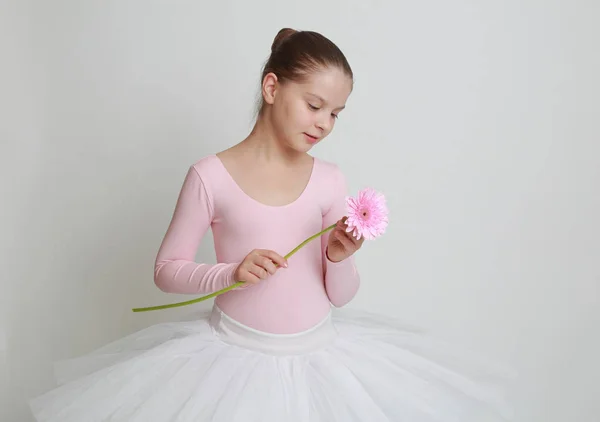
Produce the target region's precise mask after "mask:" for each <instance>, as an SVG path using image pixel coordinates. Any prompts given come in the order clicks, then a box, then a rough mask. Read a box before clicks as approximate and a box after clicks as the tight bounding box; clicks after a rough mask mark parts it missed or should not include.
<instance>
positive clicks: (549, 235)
mask: <svg viewBox="0 0 600 422" xmlns="http://www.w3.org/2000/svg"><path fill="white" fill-rule="evenodd" d="M484 3H485V4H484ZM1 8H2V9H1V10H0V31H1V33H0V35H1V36H0V54H1V55H2V56H1V57H0V60H1V67H0V68H1V70H0V71H1V72H2V73H1V77H0V105H1V106H2V109H1V110H0V112H1V115H0V130H1V132H0V135H1V142H2V144H1V146H2V149H1V150H0V156H1V157H2V159H1V167H0V168H1V172H2V173H1V174H0V176H1V182H0V183H1V185H0V186H1V188H2V191H1V195H2V196H1V197H0V198H1V199H0V200H1V203H2V206H1V208H0V212H1V215H0V217H1V220H0V221H1V223H2V230H1V240H2V250H1V251H0V252H1V255H0V256H1V259H2V263H1V271H0V282H1V286H0V287H1V289H2V290H1V292H0V300H1V301H2V303H1V305H2V308H1V312H0V318H1V319H0V389H2V390H1V391H0V393H1V394H2V396H1V399H2V402H1V403H0V404H1V409H2V412H3V413H2V414H0V419H1V420H2V421H10V422H13V421H15V422H20V421H30V420H31V419H30V418H29V415H28V413H27V408H26V400H27V398H28V397H32V396H35V395H37V394H40V393H42V392H44V391H45V390H46V389H48V388H50V387H51V386H52V366H51V363H52V362H53V361H55V360H58V359H63V358H68V357H73V356H77V355H79V354H82V353H85V352H87V351H90V350H91V349H93V348H95V347H98V346H100V345H102V344H104V343H106V342H108V341H111V340H114V339H116V338H118V337H120V336H123V335H125V334H127V333H129V332H131V331H133V330H135V329H138V328H140V327H144V326H146V325H149V324H151V323H154V322H157V321H162V320H172V319H179V318H181V317H186V318H187V317H190V316H192V317H193V315H192V314H193V313H194V312H196V311H197V310H198V309H203V308H204V307H194V308H187V309H185V308H184V309H179V310H175V311H165V312H158V313H146V314H134V313H132V312H131V308H132V307H136V306H147V305H152V304H160V303H165V302H170V301H176V300H179V299H181V298H180V297H179V296H168V295H165V294H163V293H161V292H160V291H159V290H158V289H157V288H156V287H155V286H154V285H153V282H152V272H153V261H154V257H155V253H156V251H157V249H158V246H159V244H160V241H161V239H162V236H163V234H164V232H165V230H166V228H167V224H168V222H169V219H170V217H171V213H172V211H173V207H174V204H175V200H176V198H177V194H178V191H179V188H180V186H181V182H182V181H183V177H184V176H185V172H186V171H187V168H188V166H189V165H190V164H191V163H193V162H194V161H196V160H197V159H199V158H201V157H202V156H204V155H206V154H211V153H214V152H217V151H220V150H222V149H225V148H227V147H228V146H230V145H233V144H234V143H236V142H238V141H239V140H241V139H242V138H243V137H245V136H246V135H247V133H248V131H249V130H250V128H251V124H252V115H253V114H252V113H253V107H254V101H255V98H256V94H257V92H258V83H259V80H258V78H259V72H260V67H261V65H262V64H263V62H264V60H265V59H266V58H267V55H268V53H269V48H270V45H271V42H272V39H273V37H274V36H275V34H276V33H277V31H278V30H279V29H280V28H281V27H285V26H291V27H294V28H299V29H310V30H316V31H320V32H322V33H324V34H325V35H326V36H328V37H329V38H331V39H332V40H333V41H334V42H336V43H337V44H338V45H339V46H340V47H341V48H342V49H343V51H344V52H345V54H346V55H347V57H348V59H349V61H350V63H351V65H352V67H353V70H354V71H355V74H356V88H355V91H354V93H353V94H352V96H351V98H350V101H349V102H348V109H347V110H346V111H344V112H343V113H342V115H341V119H340V120H339V122H338V124H337V127H336V129H335V130H334V133H333V134H332V135H331V137H330V138H328V139H327V140H326V141H325V142H324V143H323V144H321V145H319V146H318V147H316V148H315V150H314V154H315V155H317V156H319V157H320V158H323V159H326V160H331V161H335V162H337V163H338V164H339V165H340V166H341V168H342V169H343V170H344V171H345V172H346V174H347V177H348V180H349V184H350V189H351V191H352V192H356V190H358V189H360V188H362V187H366V186H372V187H375V188H376V189H378V190H381V191H383V192H384V193H385V194H386V195H387V198H388V200H389V205H390V208H391V224H390V227H389V230H388V232H387V234H386V235H385V236H384V237H382V238H381V239H378V240H377V241H375V242H372V243H369V244H367V245H366V247H365V248H364V249H362V250H361V251H360V254H359V256H358V257H357V260H358V264H359V266H360V270H361V273H362V279H363V285H362V289H361V291H360V293H359V295H358V297H357V298H356V300H354V301H353V302H352V303H351V305H350V306H353V307H358V308H366V309H371V310H377V311H380V312H384V313H389V314H391V315H395V316H398V317H401V318H403V319H404V320H406V321H407V322H408V323H411V324H415V325H419V326H422V327H424V328H426V329H428V330H430V331H431V332H432V333H433V334H435V335H438V336H441V337H444V338H446V339H449V340H451V341H453V342H456V343H458V344H460V345H463V346H466V347H468V348H471V349H474V350H476V351H479V352H482V353H485V354H486V355H488V356H489V357H491V358H494V359H498V360H500V361H502V362H508V363H509V364H511V365H512V366H513V367H515V368H516V369H517V370H518V372H519V373H520V377H521V378H520V381H519V383H518V385H517V387H516V388H515V390H514V391H513V392H512V393H513V397H512V399H513V400H514V403H515V410H516V420H518V421H519V422H565V421H577V422H593V421H598V420H599V418H600V416H599V415H600V407H599V405H598V397H599V396H600V388H599V387H598V379H599V377H600V369H599V364H598V356H600V341H599V336H600V307H599V306H598V305H599V301H600V299H599V290H600V289H599V285H600V221H599V216H600V192H599V190H600V188H599V185H600V183H599V182H600V140H599V138H600V135H599V134H600V131H599V129H600V125H599V123H598V120H597V119H598V118H599V117H600V106H599V97H600V82H599V79H600V78H599V77H598V75H600V58H599V53H598V52H599V51H600V46H599V44H600V43H599V40H600V29H599V28H600V27H599V26H598V22H599V20H600V13H599V11H600V10H599V3H598V2H596V1H593V0H590V1H570V2H567V1H562V2H559V1H533V0H529V1H496V2H476V1H474V0H472V1H466V0H462V1H460V0H459V1H453V2H447V1H439V0H438V1H430V2H400V3H398V2H395V1H394V2H392V1H388V2H384V1H360V2H359V1H356V0H352V1H348V0H346V1H323V0H319V1H308V0H306V1H302V2H281V1H267V0H260V1H252V2H247V1H242V0H235V1H234V0H231V1H223V2H197V1H196V2H192V1H188V2H184V1H170V2H167V1H163V2H159V1H148V0H145V1H141V0H138V1H133V0H119V1H116V0H115V1H98V2H90V1H88V2H82V1H75V0H68V1H67V0H65V1H54V2H44V1H41V0H39V1H33V0H32V1H22V0H13V1H8V2H7V1H2V3H1ZM290 223H293V222H290ZM210 245H211V238H210V236H209V237H207V238H206V239H205V240H204V242H203V245H202V248H201V250H200V251H199V255H198V256H199V258H202V259H205V260H208V261H210V262H214V254H213V252H212V250H211V248H210Z"/></svg>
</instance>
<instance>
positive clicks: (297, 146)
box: [265, 68, 352, 152]
mask: <svg viewBox="0 0 600 422" xmlns="http://www.w3.org/2000/svg"><path fill="white" fill-rule="evenodd" d="M267 81H268V78H267ZM265 86H266V88H268V87H269V82H266V83H265ZM271 88H272V90H271V91H269V90H268V89H267V96H268V94H269V93H270V94H271V96H270V97H269V98H266V100H267V102H268V103H270V104H272V114H271V116H272V117H271V121H272V124H273V127H274V129H275V133H276V136H277V139H278V140H280V141H281V142H283V143H284V144H285V145H286V146H287V147H290V148H292V149H294V150H296V151H298V152H307V151H309V150H310V149H311V148H312V147H313V145H315V144H316V143H317V142H320V141H321V140H323V139H325V137H326V136H327V135H329V134H330V133H331V131H332V130H333V126H334V125H335V121H336V119H337V116H338V115H339V113H340V112H341V111H342V110H343V109H344V107H345V105H346V101H347V99H348V97H349V96H350V93H351V92H352V80H351V79H350V78H349V77H348V76H347V75H346V74H345V73H344V72H343V71H342V70H339V69H337V68H327V69H323V70H322V71H320V72H318V73H313V74H312V75H310V76H309V77H308V78H307V79H306V80H305V81H304V82H301V83H295V82H287V83H285V84H278V83H275V82H274V83H273V84H272V85H271Z"/></svg>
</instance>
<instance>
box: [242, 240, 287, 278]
mask: <svg viewBox="0 0 600 422" xmlns="http://www.w3.org/2000/svg"><path fill="white" fill-rule="evenodd" d="M277 266H279V267H284V268H285V267H287V261H286V260H285V258H283V257H282V256H281V255H279V254H278V253H277V252H273V251H269V250H265V249H255V250H253V251H252V252H250V253H249V254H248V255H246V257H245V258H244V260H243V261H242V262H241V263H240V265H238V267H237V268H236V270H235V273H234V274H233V277H234V280H235V281H243V282H246V283H250V284H256V283H258V282H260V281H261V280H264V279H265V278H267V277H268V276H269V275H273V274H275V272H276V271H277Z"/></svg>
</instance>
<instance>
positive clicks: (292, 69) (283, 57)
mask: <svg viewBox="0 0 600 422" xmlns="http://www.w3.org/2000/svg"><path fill="white" fill-rule="evenodd" d="M325 67H337V68H338V69H340V70H342V71H343V72H344V73H345V74H346V75H347V76H348V77H349V78H350V79H353V78H354V75H353V73H352V69H351V68H350V65H349V64H348V61H347V60H346V57H345V56H344V53H342V51H341V50H340V49H339V48H338V47H337V46H336V45H335V44H334V43H333V42H332V41H330V40H329V39H328V38H326V37H324V36H323V35H321V34H319V33H317V32H312V31H296V30H294V29H291V28H283V29H281V30H280V31H279V32H278V33H277V35H276V36H275V39H274V40H273V44H272V45H271V55H270V56H269V59H268V60H267V62H266V63H265V65H264V67H263V70H262V74H261V77H260V80H261V84H262V81H263V80H264V78H265V76H266V75H267V74H269V73H274V74H275V75H276V76H277V79H278V80H279V82H280V83H285V82H287V81H293V82H301V81H302V80H304V78H305V77H306V76H308V75H309V74H310V73H311V72H315V71H318V70H320V69H323V68H325ZM262 106H263V100H262V95H261V96H260V104H259V112H260V110H261V109H262Z"/></svg>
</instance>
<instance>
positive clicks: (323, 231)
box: [133, 224, 336, 312]
mask: <svg viewBox="0 0 600 422" xmlns="http://www.w3.org/2000/svg"><path fill="white" fill-rule="evenodd" d="M335 226H336V225H335V224H332V225H331V226H329V227H327V228H326V229H324V230H321V231H320V232H319V233H317V234H315V235H312V236H311V237H309V238H308V239H306V240H305V241H304V242H302V243H300V244H299V245H298V246H296V247H295V248H294V249H292V250H291V251H290V252H289V253H288V254H287V255H286V256H285V257H284V258H285V259H286V260H287V259H289V258H290V257H291V256H292V255H294V254H295V253H296V252H298V251H299V250H300V249H302V247H304V246H305V245H306V244H307V243H309V242H311V241H312V240H314V239H316V238H317V237H320V236H322V235H323V234H325V233H327V232H328V231H329V230H332V229H333V228H335ZM243 284H244V282H243V281H238V282H237V283H235V284H232V285H231V286H229V287H225V288H224V289H221V290H219V291H217V292H214V293H211V294H209V295H206V296H202V297H199V298H197V299H192V300H187V301H185V302H178V303H171V304H168V305H159V306H150V307H147V308H133V312H147V311H156V310H159V309H167V308H177V307H180V306H187V305H191V304H194V303H199V302H204V301H205V300H208V299H210V298H213V297H215V296H218V295H220V294H223V293H225V292H228V291H229V290H233V289H235V288H237V287H239V286H241V285H243Z"/></svg>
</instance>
